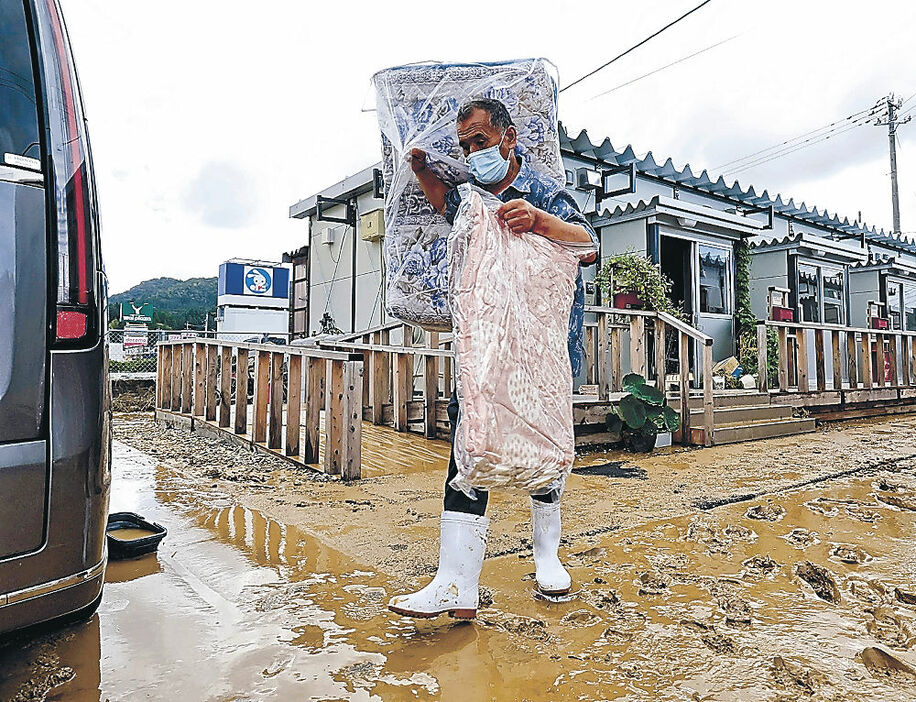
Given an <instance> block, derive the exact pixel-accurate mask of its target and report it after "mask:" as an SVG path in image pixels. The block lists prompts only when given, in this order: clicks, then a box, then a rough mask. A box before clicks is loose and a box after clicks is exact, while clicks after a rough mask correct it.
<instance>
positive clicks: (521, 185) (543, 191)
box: [445, 157, 598, 377]
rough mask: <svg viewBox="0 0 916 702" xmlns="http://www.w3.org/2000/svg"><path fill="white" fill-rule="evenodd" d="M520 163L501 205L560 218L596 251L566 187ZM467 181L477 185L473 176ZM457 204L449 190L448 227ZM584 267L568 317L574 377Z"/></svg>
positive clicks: (578, 365) (590, 229) (592, 233)
mask: <svg viewBox="0 0 916 702" xmlns="http://www.w3.org/2000/svg"><path fill="white" fill-rule="evenodd" d="M519 160H520V161H521V168H520V169H519V172H518V175H517V176H516V177H515V180H513V181H512V185H510V186H509V187H508V188H506V189H505V190H503V191H502V192H501V193H499V195H497V197H498V198H499V199H500V200H502V201H503V202H508V201H509V200H516V199H522V200H526V201H527V202H529V203H530V204H532V205H534V206H535V207H537V208H538V209H539V210H543V211H544V212H548V213H549V214H552V215H553V216H555V217H559V218H560V219H562V220H563V221H564V222H570V223H571V224H578V225H579V226H581V227H582V228H583V229H585V231H587V232H588V235H589V236H590V237H591V239H592V242H593V243H594V246H595V249H596V250H597V247H598V237H597V235H596V234H595V230H594V228H593V227H592V225H591V224H590V223H589V221H588V220H587V219H586V218H585V215H583V214H582V213H581V212H580V211H579V206H578V205H577V204H576V201H575V200H574V199H573V197H572V195H570V194H569V193H568V192H566V188H565V187H564V186H563V185H562V184H561V183H558V182H557V181H555V180H553V179H552V178H550V177H549V176H546V175H544V174H542V173H538V172H537V171H535V170H534V169H532V168H529V167H528V160H527V159H523V158H521V157H519ZM470 182H471V184H473V185H477V183H476V182H475V181H474V179H473V177H472V178H471V179H470ZM460 204H461V196H460V195H459V194H458V188H452V189H451V190H449V191H448V193H446V196H445V218H446V219H447V220H448V222H449V224H451V223H452V222H454V219H455V215H456V214H457V212H458V206H459V205H460ZM583 265H591V264H590V263H585V264H583V263H582V262H581V261H580V263H579V266H580V268H579V271H578V272H577V273H576V292H575V294H574V295H573V304H572V310H571V311H570V314H569V362H570V364H571V365H572V374H573V377H576V376H577V375H579V373H580V372H581V370H582V359H583V355H584V347H583V345H582V327H583V324H584V321H585V285H583V283H582V269H581V266H583Z"/></svg>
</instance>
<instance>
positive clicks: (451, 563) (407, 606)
mask: <svg viewBox="0 0 916 702" xmlns="http://www.w3.org/2000/svg"><path fill="white" fill-rule="evenodd" d="M489 526H490V520H489V519H488V518H487V517H478V516H477V515H475V514H465V513H464V512H443V513H442V521H441V527H440V528H441V535H440V538H439V570H438V571H436V577H435V578H433V581H432V582H431V583H430V584H429V585H427V586H426V587H424V588H423V589H422V590H420V591H419V592H414V593H411V594H409V595H398V596H397V597H392V598H391V600H390V601H389V602H388V609H390V610H391V611H392V612H396V613H397V614H403V615H405V616H408V617H419V618H421V619H429V618H431V617H435V616H438V615H440V614H444V613H445V612H448V613H449V614H450V615H451V616H453V617H456V618H457V619H473V618H474V617H475V616H477V598H478V592H477V584H478V582H479V581H480V569H481V568H482V567H483V556H484V552H485V551H486V550H487V528H488V527H489Z"/></svg>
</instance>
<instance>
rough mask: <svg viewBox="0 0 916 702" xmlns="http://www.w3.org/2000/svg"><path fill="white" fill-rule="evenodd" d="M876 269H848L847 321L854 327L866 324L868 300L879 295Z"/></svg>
mask: <svg viewBox="0 0 916 702" xmlns="http://www.w3.org/2000/svg"><path fill="white" fill-rule="evenodd" d="M879 280H880V278H879V274H878V271H875V270H871V271H856V270H855V269H852V270H850V271H849V323H850V325H851V326H854V327H867V326H868V302H869V300H874V301H875V302H877V301H878V300H879V299H880V296H879V290H880V288H879V287H878V285H879Z"/></svg>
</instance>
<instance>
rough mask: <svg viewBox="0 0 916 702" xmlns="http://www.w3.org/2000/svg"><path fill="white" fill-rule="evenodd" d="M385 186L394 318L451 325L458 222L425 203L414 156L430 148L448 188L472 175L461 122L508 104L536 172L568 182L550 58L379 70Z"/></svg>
mask: <svg viewBox="0 0 916 702" xmlns="http://www.w3.org/2000/svg"><path fill="white" fill-rule="evenodd" d="M373 83H374V85H375V91H376V109H377V113H378V121H379V129H380V130H381V134H382V172H383V177H384V182H385V243H384V253H385V259H386V261H385V262H386V270H387V273H386V291H385V292H386V296H385V306H386V309H387V311H388V314H390V315H391V316H393V317H396V318H398V319H401V320H404V321H406V322H411V323H413V324H419V325H420V326H423V327H425V328H427V329H431V330H440V331H443V330H444V331H448V330H449V329H451V324H452V319H451V311H450V309H449V300H448V275H449V273H448V262H447V260H446V242H447V239H448V234H449V231H450V230H451V227H450V225H449V224H448V222H446V220H445V218H444V217H443V216H442V215H440V214H439V213H438V212H436V211H435V210H434V209H433V207H432V206H431V205H430V204H429V202H428V201H427V200H426V197H425V196H424V195H423V191H422V190H420V187H419V185H418V183H417V180H416V178H415V177H414V175H413V172H412V171H411V169H410V164H409V163H408V161H407V156H408V154H409V153H410V151H411V149H413V148H420V149H423V150H424V151H426V153H427V155H428V161H429V165H430V168H432V170H433V171H434V172H435V173H436V174H437V175H438V176H439V177H440V178H441V179H442V180H443V181H444V182H446V183H447V184H449V185H457V184H459V183H463V182H465V181H466V180H467V177H468V171H467V164H466V163H465V160H464V155H463V153H462V151H461V148H460V147H459V145H458V136H457V133H456V130H455V126H456V125H455V120H456V117H457V114H458V110H459V108H460V107H461V106H462V105H463V104H464V103H465V102H467V101H468V100H471V99H474V98H480V97H488V98H494V99H497V100H499V101H500V102H502V103H503V104H504V105H505V106H506V108H507V109H508V110H509V114H510V115H511V116H512V119H513V121H514V123H515V126H516V129H517V130H518V147H517V148H518V151H519V153H521V154H522V155H523V156H525V157H527V158H528V163H529V164H530V165H531V167H532V168H534V169H536V170H539V171H541V172H542V173H545V174H548V175H550V176H551V177H552V178H554V179H555V180H558V181H559V182H561V183H562V182H565V174H564V170H563V162H562V159H561V157H560V141H559V134H558V130H557V81H556V78H555V70H553V66H552V65H551V64H550V63H549V62H547V61H546V60H544V59H525V60H520V61H509V62H504V63H488V64H483V63H475V64H418V65H409V66H398V67H395V68H388V69H385V70H383V71H380V72H379V73H377V74H375V76H373Z"/></svg>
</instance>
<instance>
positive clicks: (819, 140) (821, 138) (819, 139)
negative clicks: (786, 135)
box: [726, 120, 868, 176]
mask: <svg viewBox="0 0 916 702" xmlns="http://www.w3.org/2000/svg"><path fill="white" fill-rule="evenodd" d="M866 124H868V120H862V121H858V122H854V123H851V124H847V125H844V126H842V127H839V128H837V129H834V130H831V131H830V132H827V133H825V134H822V135H820V136H818V137H816V138H815V137H812V138H811V139H806V140H805V141H803V142H801V143H798V144H793V145H792V146H791V147H787V148H786V149H784V150H782V151H780V152H776V153H773V154H767V155H765V156H761V157H760V158H758V159H756V160H753V161H751V162H749V163H744V164H741V165H739V166H737V167H735V168H732V169H729V170H728V171H726V174H727V175H729V176H734V175H737V174H738V173H742V172H744V171H746V170H748V169H750V168H754V167H756V166H762V165H763V164H765V163H769V162H770V161H775V160H776V159H778V158H782V157H783V156H788V155H789V154H793V153H795V152H796V151H801V150H803V149H807V148H809V147H811V146H814V145H816V144H820V143H823V142H825V141H827V140H828V139H833V138H834V137H837V136H839V135H840V134H845V133H846V132H851V131H852V130H853V129H856V128H857V127H864V126H865V125H866Z"/></svg>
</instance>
